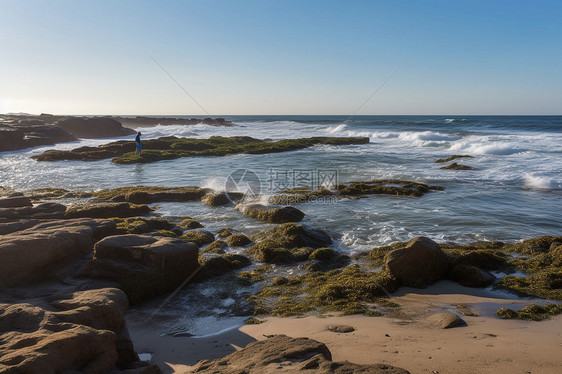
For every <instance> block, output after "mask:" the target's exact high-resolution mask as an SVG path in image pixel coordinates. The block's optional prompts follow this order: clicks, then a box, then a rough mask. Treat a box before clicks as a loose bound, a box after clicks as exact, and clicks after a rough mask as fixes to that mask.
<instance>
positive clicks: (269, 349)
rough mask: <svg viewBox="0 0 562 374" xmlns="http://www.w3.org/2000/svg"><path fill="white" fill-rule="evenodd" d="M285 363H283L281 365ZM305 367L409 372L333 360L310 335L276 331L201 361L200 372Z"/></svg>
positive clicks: (251, 373)
mask: <svg viewBox="0 0 562 374" xmlns="http://www.w3.org/2000/svg"><path fill="white" fill-rule="evenodd" d="M281 365H282V366H281ZM280 366H281V368H282V370H283V372H297V371H305V372H306V373H314V374H321V373H342V374H343V373H349V374H354V373H373V374H379V373H387V374H391V373H392V374H399V373H400V374H406V373H408V372H407V371H406V370H403V369H400V368H396V367H392V366H390V365H384V364H375V365H358V364H353V363H349V362H332V354H331V352H330V350H329V349H328V347H326V345H325V344H323V343H320V342H318V341H316V340H312V339H307V338H290V337H288V336H285V335H276V336H274V337H272V338H269V339H266V340H261V341H257V342H253V343H250V344H248V345H247V346H246V348H244V349H242V350H240V351H237V352H234V353H232V354H230V355H228V356H226V357H223V358H220V359H216V360H213V361H208V360H204V361H200V362H199V363H198V364H197V365H196V367H195V369H194V372H196V373H233V374H234V373H247V374H258V373H270V372H271V373H273V372H276V371H278V370H279V368H280Z"/></svg>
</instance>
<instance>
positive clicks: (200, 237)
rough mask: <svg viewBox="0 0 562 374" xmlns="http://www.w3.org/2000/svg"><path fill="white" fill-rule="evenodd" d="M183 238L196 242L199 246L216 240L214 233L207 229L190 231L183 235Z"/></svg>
mask: <svg viewBox="0 0 562 374" xmlns="http://www.w3.org/2000/svg"><path fill="white" fill-rule="evenodd" d="M181 238H182V239H185V240H189V241H193V242H195V243H196V244H197V245H198V246H199V247H202V246H204V245H205V244H210V243H212V242H214V241H215V237H214V235H213V234H211V233H209V232H206V231H189V232H186V233H185V234H183V235H182V236H181Z"/></svg>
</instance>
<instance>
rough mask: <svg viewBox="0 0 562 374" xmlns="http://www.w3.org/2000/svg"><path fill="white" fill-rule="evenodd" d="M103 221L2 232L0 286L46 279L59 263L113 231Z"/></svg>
mask: <svg viewBox="0 0 562 374" xmlns="http://www.w3.org/2000/svg"><path fill="white" fill-rule="evenodd" d="M115 229H116V228H115V223H113V222H111V221H107V220H91V219H77V220H62V221H51V222H44V223H40V224H37V225H35V226H33V227H30V228H27V229H25V230H22V231H18V232H14V233H11V234H7V235H4V236H3V237H2V240H1V241H0V288H3V287H14V286H18V285H23V284H27V283H31V282H34V281H39V280H43V279H47V278H48V277H49V276H50V275H51V274H52V273H53V272H54V271H55V270H56V269H57V268H58V267H59V266H61V265H63V264H65V263H66V262H68V261H70V260H73V259H76V258H79V257H81V256H83V255H84V254H85V253H87V252H88V251H91V250H92V247H93V245H94V243H95V242H96V241H97V240H99V239H101V238H103V237H105V236H107V235H111V234H113V233H114V232H115Z"/></svg>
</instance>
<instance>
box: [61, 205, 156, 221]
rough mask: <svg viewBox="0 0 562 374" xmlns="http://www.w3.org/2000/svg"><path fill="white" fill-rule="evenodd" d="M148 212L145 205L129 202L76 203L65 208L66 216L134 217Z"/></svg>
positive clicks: (148, 209)
mask: <svg viewBox="0 0 562 374" xmlns="http://www.w3.org/2000/svg"><path fill="white" fill-rule="evenodd" d="M148 213H150V208H149V207H148V206H147V205H144V204H142V205H135V204H129V203H108V204H77V205H72V206H70V207H68V208H67V209H66V212H65V214H64V215H65V217H67V218H82V217H88V218H111V217H134V216H143V215H147V214H148Z"/></svg>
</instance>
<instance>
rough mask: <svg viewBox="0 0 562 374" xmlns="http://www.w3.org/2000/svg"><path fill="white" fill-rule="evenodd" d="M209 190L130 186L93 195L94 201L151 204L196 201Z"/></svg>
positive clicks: (191, 187) (189, 187) (192, 187)
mask: <svg viewBox="0 0 562 374" xmlns="http://www.w3.org/2000/svg"><path fill="white" fill-rule="evenodd" d="M208 192H209V189H206V188H200V187H195V186H185V187H160V186H132V187H118V188H112V189H106V190H101V191H97V192H94V193H93V196H94V198H95V200H98V201H116V202H125V201H126V202H130V203H133V204H151V203H157V202H168V201H169V202H176V201H177V202H184V201H198V200H200V199H201V197H203V196H204V195H205V194H206V193H208Z"/></svg>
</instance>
